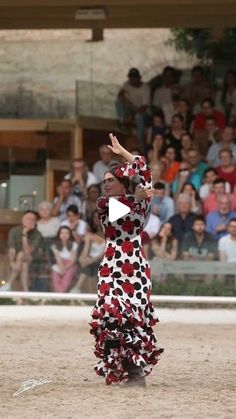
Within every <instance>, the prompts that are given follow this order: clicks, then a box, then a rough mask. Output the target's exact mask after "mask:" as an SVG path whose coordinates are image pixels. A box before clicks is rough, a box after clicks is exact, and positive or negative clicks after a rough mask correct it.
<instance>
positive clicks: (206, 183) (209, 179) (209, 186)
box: [199, 167, 230, 199]
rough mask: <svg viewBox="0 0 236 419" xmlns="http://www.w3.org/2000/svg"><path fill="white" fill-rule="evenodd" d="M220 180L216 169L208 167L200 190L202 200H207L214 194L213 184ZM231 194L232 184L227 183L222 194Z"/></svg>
mask: <svg viewBox="0 0 236 419" xmlns="http://www.w3.org/2000/svg"><path fill="white" fill-rule="evenodd" d="M217 178H218V176H217V172H216V169H215V168H214V167H208V168H207V169H206V170H204V174H203V185H202V186H201V187H200V189H199V196H200V198H201V199H206V198H207V197H208V196H209V195H210V193H212V192H213V182H214V181H215V180H216V179H217ZM229 192H230V184H229V183H227V182H226V183H225V184H224V189H223V192H222V193H229Z"/></svg>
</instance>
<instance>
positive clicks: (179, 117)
mask: <svg viewBox="0 0 236 419" xmlns="http://www.w3.org/2000/svg"><path fill="white" fill-rule="evenodd" d="M175 118H178V119H180V121H181V122H183V123H184V117H183V115H181V113H175V114H174V115H173V116H172V118H171V123H172V122H173V121H174V119H175Z"/></svg>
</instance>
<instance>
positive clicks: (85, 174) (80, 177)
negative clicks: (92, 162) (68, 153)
mask: <svg viewBox="0 0 236 419" xmlns="http://www.w3.org/2000/svg"><path fill="white" fill-rule="evenodd" d="M64 179H66V180H70V181H71V183H72V186H73V191H72V193H73V194H74V195H76V196H77V197H78V198H79V199H80V200H81V201H83V200H85V199H86V198H87V188H88V187H89V186H90V185H92V184H94V183H98V180H97V179H96V177H95V175H94V174H93V173H92V172H90V171H89V170H88V166H87V164H86V162H85V161H84V160H83V159H74V160H73V161H72V164H71V173H68V174H67V175H66V176H65V178H64Z"/></svg>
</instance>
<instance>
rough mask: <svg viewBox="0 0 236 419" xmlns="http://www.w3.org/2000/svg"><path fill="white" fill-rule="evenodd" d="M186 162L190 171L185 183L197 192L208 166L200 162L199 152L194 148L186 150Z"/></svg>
mask: <svg viewBox="0 0 236 419" xmlns="http://www.w3.org/2000/svg"><path fill="white" fill-rule="evenodd" d="M186 161H187V162H188V164H189V171H190V173H189V177H188V180H187V182H189V183H192V185H194V186H195V188H196V189H197V190H199V188H200V186H201V184H202V179H203V175H204V171H205V170H206V168H207V167H208V164H207V163H205V162H204V161H202V160H201V155H200V153H199V150H198V149H195V148H191V149H190V150H188V152H187V158H186Z"/></svg>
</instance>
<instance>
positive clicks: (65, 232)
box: [59, 228, 70, 243]
mask: <svg viewBox="0 0 236 419" xmlns="http://www.w3.org/2000/svg"><path fill="white" fill-rule="evenodd" d="M59 238H60V240H61V241H62V242H64V243H65V242H67V241H68V240H69V238H70V232H69V231H68V229H67V228H62V229H61V231H60V234H59Z"/></svg>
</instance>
